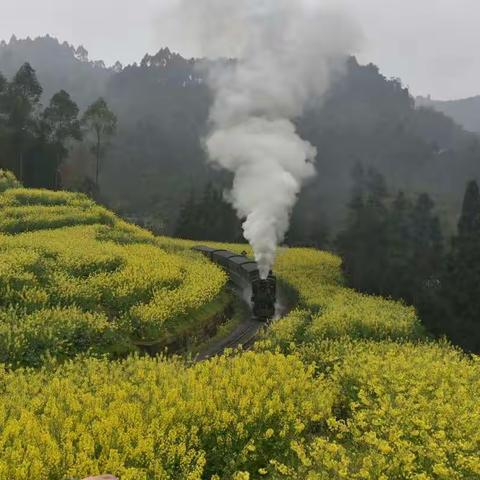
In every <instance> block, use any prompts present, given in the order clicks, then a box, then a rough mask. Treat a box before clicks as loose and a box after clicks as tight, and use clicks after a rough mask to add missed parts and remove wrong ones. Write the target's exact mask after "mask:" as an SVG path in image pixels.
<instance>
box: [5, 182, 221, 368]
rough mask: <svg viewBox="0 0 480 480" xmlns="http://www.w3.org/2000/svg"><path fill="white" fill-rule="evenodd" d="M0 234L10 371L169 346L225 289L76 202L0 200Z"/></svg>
mask: <svg viewBox="0 0 480 480" xmlns="http://www.w3.org/2000/svg"><path fill="white" fill-rule="evenodd" d="M0 232H3V234H0V305H1V307H2V308H1V310H0V361H2V362H4V363H6V364H10V365H12V366H17V365H25V366H26V365H31V366H38V365H39V364H40V363H42V362H43V357H44V356H45V355H47V354H48V355H50V356H54V357H56V358H67V357H72V356H74V355H76V354H78V353H81V352H89V353H111V354H116V355H118V354H121V353H125V352H126V351H129V350H134V349H135V347H134V343H135V341H136V340H141V341H149V340H161V339H163V340H164V341H165V342H167V341H168V340H169V339H170V340H172V341H173V340H174V339H175V337H176V336H177V335H179V334H180V333H181V331H182V330H184V331H189V327H192V324H191V322H189V319H190V318H193V319H198V317H197V315H196V314H197V313H198V312H199V310H200V309H202V308H203V307H205V306H208V305H210V304H211V303H212V302H215V301H216V300H218V299H219V297H220V294H221V292H222V290H223V287H224V285H225V282H226V277H225V275H224V273H223V272H222V271H221V270H219V269H218V268H216V267H215V266H214V265H211V264H209V263H208V262H206V261H205V260H203V259H202V258H199V257H198V256H196V255H193V254H189V253H188V252H182V254H176V253H173V252H169V251H166V250H165V249H162V248H160V247H159V246H158V245H157V244H156V241H155V239H154V237H153V236H152V235H150V234H149V233H148V232H146V231H144V230H141V229H139V228H136V227H134V226H131V225H128V224H126V223H124V222H122V221H121V220H119V219H118V218H116V217H115V216H114V215H113V214H112V213H111V212H109V211H107V210H105V209H104V208H102V207H99V206H96V205H95V204H93V202H91V201H90V200H89V199H87V198H86V197H84V196H83V195H78V194H67V193H61V192H46V191H36V190H23V189H12V190H7V191H6V192H5V193H4V194H3V195H0ZM204 275H207V276H208V278H209V281H208V282H204V281H203V278H204Z"/></svg>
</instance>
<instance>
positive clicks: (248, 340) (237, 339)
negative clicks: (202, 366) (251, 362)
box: [197, 319, 265, 361]
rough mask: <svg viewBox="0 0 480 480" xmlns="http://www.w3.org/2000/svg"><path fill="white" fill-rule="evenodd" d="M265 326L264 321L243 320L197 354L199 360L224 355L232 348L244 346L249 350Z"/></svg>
mask: <svg viewBox="0 0 480 480" xmlns="http://www.w3.org/2000/svg"><path fill="white" fill-rule="evenodd" d="M264 326H265V324H264V323H262V322H259V321H258V320H254V319H248V320H246V321H244V322H242V323H241V324H240V325H238V326H237V328H235V330H234V331H233V332H232V333H230V335H228V336H227V337H225V338H223V339H222V340H221V341H219V342H218V343H216V344H215V345H212V346H210V347H209V348H207V349H206V350H204V351H203V352H201V353H200V354H199V355H198V356H197V361H202V360H207V359H209V358H212V357H216V356H217V355H222V354H223V352H224V351H225V350H227V349H230V348H231V349H235V348H238V347H242V348H243V349H244V350H248V349H249V348H250V347H251V346H252V345H253V344H254V343H255V339H256V337H257V334H258V332H259V331H260V330H261V329H262V327H264Z"/></svg>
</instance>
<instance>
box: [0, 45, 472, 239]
mask: <svg viewBox="0 0 480 480" xmlns="http://www.w3.org/2000/svg"><path fill="white" fill-rule="evenodd" d="M25 60H28V61H30V62H31V64H32V66H33V68H34V69H36V70H37V71H38V77H39V81H40V83H41V84H42V85H43V87H44V95H43V99H44V100H43V101H44V103H45V102H46V100H47V99H48V96H49V95H50V94H51V93H52V92H54V91H56V90H57V89H58V88H65V89H66V90H67V91H68V93H69V94H70V95H71V97H72V99H73V100H74V101H76V102H77V103H78V104H79V106H80V107H81V108H85V106H86V105H87V104H88V103H90V102H91V101H93V100H94V99H95V98H97V96H99V95H104V96H105V98H106V100H107V102H108V104H109V105H110V106H111V109H112V110H113V111H114V112H115V113H116V115H117V116H118V120H119V122H118V134H117V136H116V137H115V139H114V140H113V146H112V148H111V149H110V150H109V153H108V157H107V158H106V160H105V165H104V167H103V171H102V172H101V175H100V191H101V198H102V199H103V201H104V202H106V203H107V204H108V205H109V206H111V207H112V208H114V209H115V210H116V211H120V212H122V213H123V214H125V215H128V216H132V217H137V218H138V217H148V216H152V215H158V214H160V216H161V218H160V219H158V223H159V224H160V225H164V226H165V230H166V231H167V232H173V231H174V230H175V227H176V223H177V215H178V212H179V211H180V209H181V206H182V204H183V203H184V202H185V199H186V198H188V197H189V195H190V193H193V194H194V196H196V198H197V199H198V198H199V197H201V196H202V192H203V189H204V186H205V185H206V183H207V182H208V181H213V183H214V184H215V185H216V186H217V188H219V189H221V188H223V187H224V186H228V184H229V181H230V179H229V178H228V176H225V175H223V174H221V173H219V172H215V171H213V170H212V169H211V168H210V167H208V165H207V164H206V158H205V154H204V152H203V149H202V145H201V138H202V134H203V133H204V132H205V131H206V129H207V118H208V109H209V106H210V101H211V99H210V94H209V91H208V89H207V87H206V85H205V83H204V82H203V77H204V73H202V72H204V68H203V67H206V62H203V61H201V62H199V61H194V60H187V59H184V58H182V57H181V56H179V55H176V54H174V53H172V52H170V51H169V50H168V49H162V50H160V51H159V52H158V53H157V54H156V55H153V56H149V55H147V56H145V57H144V59H143V60H142V61H141V62H140V63H139V64H134V65H130V66H127V67H125V68H121V67H120V65H116V67H115V68H106V67H105V66H104V65H103V64H102V63H101V62H90V61H89V60H88V57H87V55H86V53H85V52H84V51H83V49H74V48H73V47H71V46H69V45H67V44H59V43H58V42H57V41H56V40H54V39H52V38H48V37H47V38H42V39H36V40H16V39H13V40H11V41H10V43H9V44H5V43H4V44H3V45H2V46H0V71H1V72H3V73H5V74H6V75H7V76H8V75H12V73H13V72H14V71H15V68H17V67H18V66H19V65H20V64H21V63H22V62H23V61H25ZM199 66H200V67H202V68H199ZM297 123H298V128H299V130H300V131H301V133H302V135H303V136H304V137H305V138H306V139H308V140H309V141H310V142H312V143H313V144H314V145H315V146H316V147H317V148H318V161H317V170H318V175H317V177H316V178H315V179H314V180H313V181H312V182H311V184H310V185H309V186H307V188H306V189H304V191H303V193H302V195H301V199H300V202H299V204H298V208H297V209H296V212H295V215H294V219H293V226H292V230H291V232H290V236H289V238H290V241H291V242H292V243H303V244H305V243H309V244H322V242H323V241H324V239H325V231H326V230H330V231H331V232H332V231H333V232H335V231H337V230H338V229H339V227H340V226H341V225H342V224H343V222H344V220H345V213H346V203H347V200H348V194H349V190H350V186H351V171H352V169H353V167H354V166H355V165H356V164H359V163H361V164H363V165H364V166H365V167H367V166H374V167H376V168H377V169H378V171H379V172H380V173H382V174H384V176H385V177H386V180H387V182H388V184H389V185H390V187H391V189H392V191H394V192H395V191H397V190H399V189H402V190H405V191H406V192H407V193H408V192H426V193H429V194H431V196H432V197H433V199H434V200H435V201H436V203H437V205H438V206H439V209H440V213H441V216H442V219H443V220H444V221H445V220H446V219H447V220H448V221H449V224H450V225H453V223H454V220H455V218H454V217H455V213H454V212H457V211H458V210H459V207H460V202H461V197H462V193H463V190H464V187H465V184H466V182H467V180H468V179H471V178H476V177H478V176H479V175H480V164H479V162H478V159H479V157H480V143H479V141H478V138H477V136H475V135H474V134H471V133H467V132H465V131H463V130H462V128H461V127H459V126H458V125H457V124H455V123H454V121H453V120H451V119H450V118H449V117H447V116H445V115H444V114H442V113H438V112H436V111H434V110H431V109H428V108H415V105H414V100H413V98H412V97H411V96H410V95H409V92H408V91H407V90H406V89H405V88H403V87H402V85H401V83H400V81H399V80H396V79H390V80H389V79H386V78H385V77H384V76H382V74H381V73H380V72H379V71H378V68H377V67H375V66H374V65H366V66H362V65H359V64H358V63H357V61H356V60H355V59H354V58H351V60H350V61H349V63H348V68H347V72H346V74H345V76H344V77H343V78H341V79H340V80H339V81H337V82H335V84H334V86H333V88H332V89H331V90H330V92H329V93H328V95H327V96H326V98H324V99H322V100H321V101H320V100H319V99H312V101H311V105H310V108H309V110H308V111H307V112H306V114H305V115H304V116H303V117H302V118H299V119H298V121H297ZM85 155H86V154H85V152H84V151H82V150H81V149H76V150H75V149H74V151H73V154H72V156H71V162H72V165H73V166H72V168H74V169H75V168H77V169H80V168H81V165H82V164H83V163H85ZM66 186H67V187H68V185H66ZM234 231H235V234H236V233H237V232H238V227H235V228H234ZM226 238H232V239H233V238H235V237H234V235H233V234H232V235H226Z"/></svg>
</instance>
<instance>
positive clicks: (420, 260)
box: [337, 166, 480, 353]
mask: <svg viewBox="0 0 480 480" xmlns="http://www.w3.org/2000/svg"><path fill="white" fill-rule="evenodd" d="M354 173H355V183H354V188H353V192H352V198H351V201H350V204H349V210H350V215H349V220H348V222H347V225H346V228H345V229H344V230H343V231H342V232H340V234H339V236H338V239H337V247H338V250H339V253H340V254H341V256H342V270H343V273H344V276H345V279H346V281H347V283H348V285H349V286H350V287H352V288H355V289H356V290H359V291H362V292H364V293H367V294H377V295H383V296H386V297H392V298H394V299H397V300H403V301H405V302H406V303H408V304H409V305H414V306H415V307H416V308H417V310H418V311H419V313H420V315H421V317H422V319H423V321H424V324H425V325H426V326H427V328H428V330H429V331H430V332H431V333H433V334H435V335H437V336H442V335H447V336H448V338H449V339H450V340H451V341H453V342H454V343H455V344H457V345H459V346H461V347H462V348H464V349H466V350H468V351H473V352H476V353H478V352H480V320H479V318H480V305H479V299H480V291H479V285H480V193H479V188H478V185H477V183H476V182H475V181H471V182H469V184H468V186H467V189H466V192H465V198H464V202H463V207H462V212H461V215H460V219H459V222H458V229H457V230H458V234H457V235H456V236H455V237H454V238H453V239H452V241H451V242H445V241H444V238H443V234H442V229H441V225H440V221H439V218H438V216H437V213H436V211H435V205H434V203H433V201H432V200H431V198H430V197H429V196H428V195H426V194H421V195H418V197H417V198H416V199H415V200H414V201H412V199H411V198H409V197H408V196H406V195H405V194H404V193H403V192H400V193H398V194H397V195H396V196H395V197H392V196H391V195H390V194H389V192H388V189H387V187H386V184H385V180H384V178H383V176H381V175H380V174H379V173H378V172H377V171H375V170H373V169H368V170H367V171H365V170H364V169H363V168H362V167H361V166H359V167H358V168H356V169H355V171H354Z"/></svg>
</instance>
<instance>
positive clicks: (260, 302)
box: [192, 245, 277, 322]
mask: <svg viewBox="0 0 480 480" xmlns="http://www.w3.org/2000/svg"><path fill="white" fill-rule="evenodd" d="M192 250H195V251H197V252H200V253H202V254H203V255H205V256H206V257H207V258H209V259H210V260H211V261H212V262H215V263H216V264H218V265H220V266H221V267H223V268H224V269H225V270H226V271H227V273H228V274H229V275H230V280H231V281H232V283H233V284H234V285H236V286H237V287H238V288H240V289H242V290H243V289H245V288H251V292H252V293H251V299H250V300H251V302H252V310H253V315H254V317H255V318H256V319H258V320H259V321H262V322H266V321H268V320H269V319H271V318H273V316H274V315H275V302H276V295H277V281H276V278H275V276H274V275H273V274H272V272H270V274H269V275H268V277H267V278H266V279H262V278H260V273H259V270H258V265H257V263H256V262H255V261H253V260H252V259H250V258H248V257H247V256H245V255H239V254H237V253H233V252H229V251H228V250H219V249H215V248H210V247H205V246H203V245H201V246H197V247H193V249H192Z"/></svg>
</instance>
